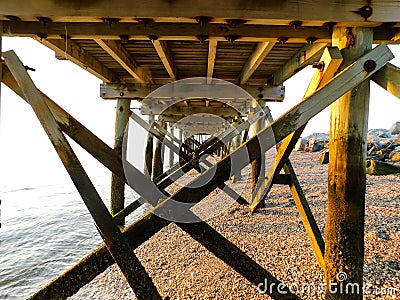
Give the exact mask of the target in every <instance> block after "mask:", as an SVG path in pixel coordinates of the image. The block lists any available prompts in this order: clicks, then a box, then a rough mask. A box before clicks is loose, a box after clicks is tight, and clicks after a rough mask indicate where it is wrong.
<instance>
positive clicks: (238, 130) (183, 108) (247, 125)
mask: <svg viewBox="0 0 400 300" xmlns="http://www.w3.org/2000/svg"><path fill="white" fill-rule="evenodd" d="M249 112H250V114H249ZM141 113H142V114H145V115H146V114H147V115H151V116H159V124H155V123H153V124H150V125H149V128H148V130H150V127H151V128H152V130H153V131H154V130H156V131H158V133H159V136H158V138H160V133H161V138H162V146H161V147H162V148H163V149H171V151H173V152H175V158H176V157H178V155H179V156H180V160H179V164H178V165H176V164H175V165H174V166H173V167H172V168H170V169H169V170H168V171H166V172H164V173H163V174H162V175H161V176H158V178H156V179H154V178H150V176H149V175H143V173H141V172H139V170H138V169H137V168H135V167H133V165H132V163H131V158H132V157H133V156H135V155H138V154H137V151H136V152H135V151H134V149H133V148H134V145H135V144H136V143H137V142H136V135H135V132H134V130H130V128H132V127H131V126H130V124H128V125H127V128H126V131H125V135H124V143H123V151H122V157H123V167H124V172H125V176H126V179H127V182H128V184H129V185H130V187H132V189H133V190H135V191H136V192H138V193H139V194H140V195H141V196H142V197H141V198H140V199H139V200H140V201H141V202H142V203H148V204H150V205H152V206H153V207H155V209H154V210H153V213H154V214H156V215H158V216H159V217H162V218H164V219H167V220H170V221H173V222H181V223H193V222H199V221H204V220H207V219H210V218H212V217H215V216H217V215H219V214H221V213H222V212H223V211H225V210H226V209H228V208H229V207H230V206H231V205H232V204H233V202H235V201H236V200H237V199H238V198H239V197H241V194H242V193H243V191H244V189H245V188H246V187H247V186H246V184H243V182H248V181H247V180H246V179H247V178H248V177H249V176H250V174H249V172H247V174H242V178H243V180H242V183H239V184H237V183H233V182H232V181H231V180H228V179H229V178H231V177H232V176H235V175H237V174H238V172H240V170H241V169H242V168H243V167H244V166H246V165H248V164H249V163H250V155H249V153H248V150H247V147H241V148H240V150H239V151H235V152H231V155H230V156H227V157H224V158H222V160H221V161H220V163H218V164H217V160H216V159H215V157H213V154H214V153H215V151H216V150H217V148H218V147H219V148H221V147H222V148H224V147H225V148H226V149H232V148H233V147H232V144H233V142H234V140H235V139H239V140H240V142H241V141H242V140H243V137H244V134H245V132H246V133H247V132H248V133H249V136H251V131H252V128H253V127H254V124H258V125H260V124H261V126H262V125H265V123H266V122H267V121H266V117H265V113H264V111H263V109H261V107H259V106H258V104H257V105H255V102H254V99H253V96H251V95H250V94H249V93H248V92H246V91H245V90H243V89H242V88H240V87H239V86H237V85H234V84H232V83H230V82H227V81H224V80H220V79H214V78H206V77H196V78H188V79H183V80H178V81H175V82H172V83H169V84H167V85H164V86H162V87H160V88H159V89H157V90H155V91H154V92H152V93H150V94H149V95H148V96H147V97H146V98H144V99H143V101H142V108H141ZM234 116H236V120H239V119H240V118H241V117H245V118H242V120H241V123H240V122H238V123H237V124H235V125H232V123H231V122H229V121H231V120H232V119H233V118H234ZM136 121H137V119H136ZM139 121H140V120H139ZM162 121H164V122H169V125H173V127H172V128H169V129H168V130H169V134H167V133H166V132H165V131H164V132H163V130H162V129H160V126H162V125H163V124H162V123H161V122H162ZM129 122H134V121H133V120H132V118H131V119H130V121H129ZM177 132H180V133H182V139H181V140H179V138H178V137H177V135H178V134H176V133H177ZM174 133H175V135H174ZM173 135H174V136H173ZM199 136H206V137H207V138H208V139H207V140H206V141H202V142H203V143H205V144H207V143H209V144H208V146H207V147H202V146H200V145H199V144H201V143H198V141H197V144H196V138H197V137H199ZM264 137H265V138H266V139H268V140H273V141H275V138H274V134H273V131H272V129H270V128H269V129H268V128H267V129H266V130H265V134H264ZM211 141H212V142H211ZM257 141H258V140H257ZM132 145H133V146H132ZM216 145H218V147H216ZM258 146H259V149H261V153H264V152H266V150H268V149H264V146H263V143H260V142H258ZM157 147H159V145H158V146H157ZM269 153H270V154H269V155H270V156H273V157H270V159H269V160H268V161H267V163H266V168H268V167H269V165H268V163H273V162H274V158H275V157H274V155H275V153H276V152H275V150H274V151H270V152H269ZM163 158H164V157H163V156H161V159H162V160H163ZM262 159H263V160H264V157H263V156H262ZM265 162H266V161H263V163H265ZM161 163H162V164H163V165H166V164H165V163H164V162H163V161H162V162H161ZM145 168H147V169H148V170H150V169H151V166H149V165H146V166H145ZM192 170H196V171H197V172H194V171H192ZM146 176H147V177H146ZM153 177H154V176H153ZM167 187H171V188H172V189H173V190H172V191H171V194H173V196H172V197H169V195H168V194H166V192H165V188H167ZM174 189H175V190H174ZM179 189H180V191H179V192H177V193H175V194H174V192H176V191H177V190H179ZM211 190H213V191H212V193H211ZM221 193H225V194H227V195H229V196H225V195H224V196H222V195H221ZM206 196H207V198H206V200H204V198H205V197H206Z"/></svg>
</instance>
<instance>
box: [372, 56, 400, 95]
mask: <svg viewBox="0 0 400 300" xmlns="http://www.w3.org/2000/svg"><path fill="white" fill-rule="evenodd" d="M372 80H373V81H374V82H375V83H377V84H378V85H379V86H381V87H382V88H384V89H385V90H387V91H388V92H389V93H391V94H392V95H394V96H395V97H397V98H399V99H400V68H398V67H396V66H395V65H392V64H391V63H387V64H386V66H384V67H383V68H382V69H380V70H379V71H378V72H376V73H375V74H374V76H372Z"/></svg>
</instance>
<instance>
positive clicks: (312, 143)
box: [294, 133, 329, 152]
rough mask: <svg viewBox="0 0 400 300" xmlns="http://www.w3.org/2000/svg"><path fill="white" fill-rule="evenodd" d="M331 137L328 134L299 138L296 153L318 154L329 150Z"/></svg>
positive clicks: (315, 134)
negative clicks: (326, 149)
mask: <svg viewBox="0 0 400 300" xmlns="http://www.w3.org/2000/svg"><path fill="white" fill-rule="evenodd" d="M328 143H329V135H327V134H326V133H313V134H310V135H308V136H306V137H302V138H299V140H298V141H297V143H296V146H295V147H294V149H295V150H296V151H308V152H317V151H321V150H323V149H325V148H327V146H328Z"/></svg>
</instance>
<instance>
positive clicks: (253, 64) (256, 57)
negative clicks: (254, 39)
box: [239, 42, 275, 84]
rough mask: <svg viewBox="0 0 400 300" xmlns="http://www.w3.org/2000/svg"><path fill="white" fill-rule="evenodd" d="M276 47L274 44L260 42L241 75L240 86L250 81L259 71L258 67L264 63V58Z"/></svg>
mask: <svg viewBox="0 0 400 300" xmlns="http://www.w3.org/2000/svg"><path fill="white" fill-rule="evenodd" d="M274 46H275V43H274V42H260V43H258V44H257V45H256V47H255V48H254V50H253V52H252V53H251V55H250V56H249V58H248V59H247V61H246V63H245V65H244V66H243V69H242V72H241V73H240V75H239V84H246V82H247V80H249V78H250V77H251V75H253V73H254V71H255V70H257V68H258V66H259V65H260V64H261V63H262V62H263V60H264V58H265V57H266V56H267V55H268V54H269V52H270V51H271V50H272V48H273V47H274Z"/></svg>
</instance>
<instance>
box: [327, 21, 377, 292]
mask: <svg viewBox="0 0 400 300" xmlns="http://www.w3.org/2000/svg"><path fill="white" fill-rule="evenodd" d="M372 35H373V33H372V28H344V27H337V28H334V30H333V35H332V46H338V47H339V49H341V52H342V55H343V58H344V60H343V63H342V65H341V67H340V69H344V68H345V67H347V66H348V65H349V64H351V63H352V62H353V61H354V60H356V59H358V58H359V57H360V56H362V55H363V54H365V53H366V52H367V51H369V50H370V49H371V48H372ZM368 108H369V80H366V81H364V82H363V83H361V84H360V85H359V86H358V87H356V88H354V89H352V90H351V91H349V92H348V93H346V94H345V95H343V96H342V97H341V98H340V99H339V100H338V101H336V102H335V103H334V104H332V106H331V121H330V122H331V123H330V124H331V125H330V143H329V145H330V146H329V172H328V173H329V174H328V176H329V181H328V216H327V223H326V230H325V243H326V247H325V256H324V257H325V263H326V271H325V281H326V283H327V285H328V287H329V286H331V288H330V289H329V288H327V289H326V293H325V296H326V299H360V300H361V299H363V295H362V283H363V261H364V215H365V186H366V175H365V160H366V137H367V129H368ZM341 272H345V273H346V274H345V275H343V274H342V275H343V276H342V277H340V276H341V275H339V274H341ZM341 278H346V280H345V281H340V279H341ZM347 283H350V284H353V285H354V284H356V285H358V287H359V292H358V294H354V293H349V292H346V291H345V289H343V290H342V291H341V290H340V289H339V287H340V284H342V285H343V286H346V284H347ZM335 287H336V289H335Z"/></svg>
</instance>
